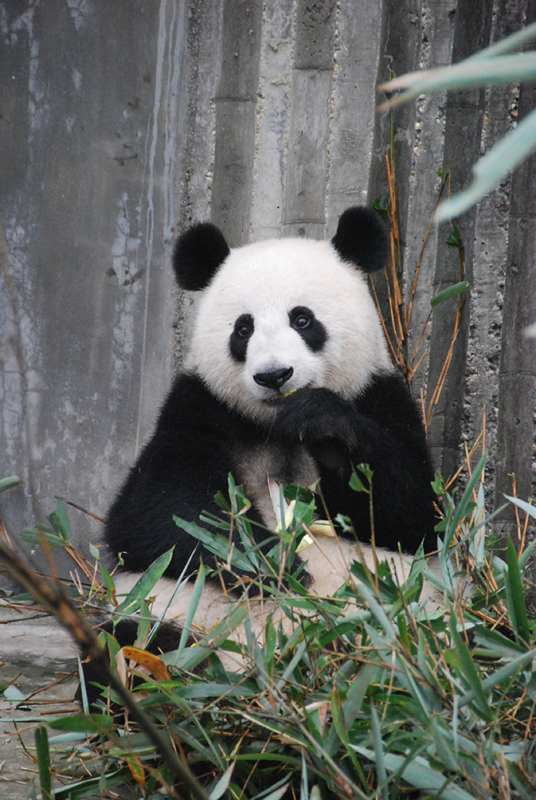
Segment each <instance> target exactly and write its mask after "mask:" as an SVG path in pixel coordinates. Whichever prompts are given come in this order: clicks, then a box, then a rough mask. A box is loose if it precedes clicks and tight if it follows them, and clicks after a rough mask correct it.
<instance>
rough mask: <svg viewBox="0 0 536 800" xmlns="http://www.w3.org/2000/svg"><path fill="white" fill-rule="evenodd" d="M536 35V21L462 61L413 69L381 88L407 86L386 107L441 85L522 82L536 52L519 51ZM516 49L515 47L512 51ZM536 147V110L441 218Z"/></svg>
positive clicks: (535, 65) (465, 206)
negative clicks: (420, 70) (415, 70)
mask: <svg viewBox="0 0 536 800" xmlns="http://www.w3.org/2000/svg"><path fill="white" fill-rule="evenodd" d="M535 41H536V23H534V24H532V25H529V26H527V27H526V28H525V29H523V30H522V31H519V32H518V33H515V34H513V35H512V36H509V37H508V38H506V39H504V40H503V41H502V42H499V43H497V44H494V45H492V46H491V47H487V48H486V49H484V50H482V51H481V52H479V53H476V54H475V55H473V56H470V58H466V59H464V61H461V62H459V63H458V64H453V65H451V66H448V67H440V68H437V69H431V70H424V71H422V72H412V73H409V74H406V75H402V76H401V77H399V78H395V79H394V80H392V81H389V82H388V83H385V84H383V85H382V86H379V87H378V88H379V89H381V90H383V91H386V92H396V91H399V90H401V89H402V90H404V91H402V92H401V93H400V94H398V95H396V96H395V97H393V98H391V99H390V100H388V102H387V103H385V105H384V106H383V109H387V108H393V107H394V106H397V105H399V104H400V103H404V102H409V101H410V100H415V99H416V98H417V97H419V95H421V94H426V93H428V92H434V91H441V90H445V89H447V90H453V89H458V90H469V89H475V88H478V87H481V86H487V85H492V84H505V83H513V84H516V83H522V82H524V81H533V80H534V79H536V53H535V52H532V51H531V52H527V53H515V51H516V50H519V49H521V48H522V47H524V46H525V45H527V44H533V43H534V42H535ZM512 53H515V54H514V55H512ZM535 149H536V111H533V112H532V113H530V114H529V115H528V116H526V117H525V118H524V119H523V120H522V121H521V122H520V123H519V125H518V126H517V127H516V128H515V129H514V130H512V131H511V132H510V133H509V134H508V135H507V136H505V137H504V138H503V139H502V140H501V141H500V142H498V144H496V145H495V146H494V147H493V148H492V149H491V150H490V151H489V152H488V153H486V155H485V156H483V157H482V158H481V159H480V160H479V161H478V163H477V164H475V166H474V167H473V173H474V180H473V182H472V183H471V185H470V186H469V187H468V188H467V189H465V190H464V191H463V192H459V193H458V194H456V195H454V197H452V198H451V199H449V200H447V201H445V202H443V203H441V204H440V205H439V207H438V209H437V211H436V214H435V221H436V222H444V221H445V220H447V219H452V218H454V217H458V216H460V215H461V214H463V213H464V212H465V211H468V210H469V209H470V208H472V206H474V205H475V204H476V203H478V201H479V200H481V199H482V198H483V197H484V196H485V195H486V194H488V192H490V191H491V190H492V189H493V188H494V187H495V186H497V184H498V183H499V182H500V181H501V180H502V178H504V176H505V175H507V174H508V173H509V172H511V171H512V170H514V169H516V167H518V166H519V165H520V164H522V163H523V161H525V159H527V158H528V157H529V156H530V154H531V153H532V152H534V150H535Z"/></svg>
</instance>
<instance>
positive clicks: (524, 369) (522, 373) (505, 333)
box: [495, 0, 536, 530]
mask: <svg viewBox="0 0 536 800" xmlns="http://www.w3.org/2000/svg"><path fill="white" fill-rule="evenodd" d="M535 21H536V0H529V1H528V4H527V18H526V24H527V25H529V24H530V23H533V22H535ZM535 108H536V85H535V84H524V85H522V86H521V89H520V93H519V118H520V119H521V118H523V117H525V116H527V114H529V113H531V112H533V111H534V109H535ZM535 198H536V155H532V156H531V157H530V158H529V159H528V161H526V162H525V163H524V164H523V165H522V166H521V167H520V168H519V169H518V170H516V171H515V172H514V174H513V176H512V199H511V205H510V224H509V234H508V258H507V262H506V282H505V287H504V310H503V326H502V347H501V364H500V372H499V416H498V428H497V475H496V498H495V504H496V506H500V505H502V504H503V502H504V494H509V495H510V494H511V493H512V477H511V476H512V474H514V475H515V479H516V484H517V494H518V497H521V498H522V499H523V500H527V499H528V498H529V497H530V496H531V495H532V494H533V489H534V473H533V471H532V469H531V467H532V465H533V463H534V457H533V453H534V410H535V409H534V402H535V398H536V339H533V338H531V339H527V338H525V336H524V332H525V329H526V327H527V326H528V325H532V324H534V322H536V199H535ZM504 519H505V523H503V526H502V527H503V530H504V528H506V529H508V527H510V528H511V527H512V526H511V525H510V526H509V525H508V523H509V522H510V523H511V522H513V521H514V519H515V514H514V509H513V507H512V506H509V507H508V509H507V510H506V512H505V514H504Z"/></svg>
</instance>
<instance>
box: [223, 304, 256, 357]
mask: <svg viewBox="0 0 536 800" xmlns="http://www.w3.org/2000/svg"><path fill="white" fill-rule="evenodd" d="M254 330H255V327H254V325H253V317H252V316H251V314H241V315H240V316H239V317H238V319H237V320H236V322H235V324H234V329H233V332H232V334H231V338H230V340H229V349H230V351H231V355H232V357H233V358H234V359H235V361H240V362H243V361H245V360H246V353H247V349H248V341H249V340H250V338H251V335H252V333H253V331H254Z"/></svg>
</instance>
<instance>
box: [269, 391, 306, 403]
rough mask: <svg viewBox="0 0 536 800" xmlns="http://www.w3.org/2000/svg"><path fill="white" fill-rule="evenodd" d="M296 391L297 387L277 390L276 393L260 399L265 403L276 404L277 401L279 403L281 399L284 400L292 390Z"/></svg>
mask: <svg viewBox="0 0 536 800" xmlns="http://www.w3.org/2000/svg"><path fill="white" fill-rule="evenodd" d="M297 391H298V390H297V389H289V390H288V391H287V392H277V393H276V394H273V395H272V396H271V397H265V398H264V399H263V400H262V402H263V403H265V404H266V405H276V404H277V403H280V402H281V401H282V400H284V399H285V397H290V395H291V394H294V392H297Z"/></svg>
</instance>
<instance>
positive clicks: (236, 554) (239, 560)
mask: <svg viewBox="0 0 536 800" xmlns="http://www.w3.org/2000/svg"><path fill="white" fill-rule="evenodd" d="M173 521H174V522H175V524H176V525H178V527H179V528H182V530H184V531H186V533H189V534H190V536H193V537H194V538H195V539H199V541H200V542H203V544H204V545H205V547H206V548H207V550H209V551H210V552H211V553H213V554H214V555H215V556H217V557H218V558H220V559H221V560H222V561H224V562H226V561H227V559H228V558H229V539H228V538H227V537H225V536H220V534H218V533H217V534H214V533H209V531H206V530H205V529H204V528H200V527H199V526H198V525H196V524H195V523H194V522H188V521H187V520H184V519H180V518H179V517H173ZM231 563H232V565H233V566H234V567H236V568H237V569H240V570H242V571H243V572H255V568H254V566H253V564H252V563H251V561H250V560H249V558H248V557H247V556H246V555H244V553H241V552H240V550H237V549H236V547H235V548H234V549H233V551H232V554H231Z"/></svg>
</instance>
